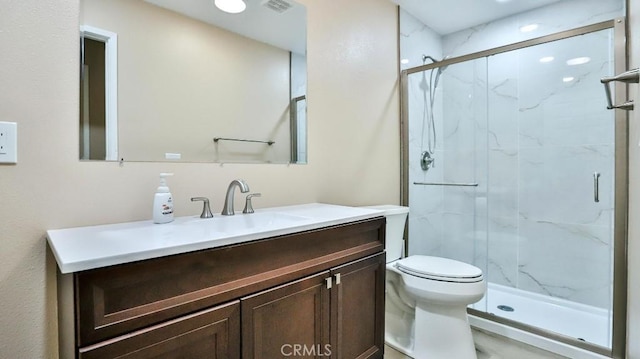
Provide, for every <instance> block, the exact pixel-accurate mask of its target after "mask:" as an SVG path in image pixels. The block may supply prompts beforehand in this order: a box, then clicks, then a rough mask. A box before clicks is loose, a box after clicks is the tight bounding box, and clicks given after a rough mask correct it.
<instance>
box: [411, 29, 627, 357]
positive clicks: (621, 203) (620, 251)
mask: <svg viewBox="0 0 640 359" xmlns="http://www.w3.org/2000/svg"><path fill="white" fill-rule="evenodd" d="M606 29H613V32H614V69H615V70H614V71H615V73H616V74H617V73H621V72H624V71H626V70H627V53H628V51H627V41H626V35H627V33H626V32H627V28H626V21H625V18H624V17H621V18H616V19H614V20H610V21H604V22H600V23H597V24H592V25H588V26H583V27H579V28H575V29H571V30H567V31H562V32H558V33H555V34H551V35H546V36H542V37H538V38H534V39H530V40H526V41H521V42H517V43H513V44H509V45H505V46H501V47H497V48H493V49H490V50H485V51H480V52H476V53H472V54H469V55H464V56H459V57H454V58H449V59H444V60H442V61H439V62H437V63H430V64H427V65H422V66H416V67H413V68H410V69H406V70H402V71H401V72H400V106H401V107H400V136H401V140H400V143H401V151H400V154H401V158H400V159H401V170H400V191H401V192H400V193H401V199H400V200H401V204H402V205H403V206H408V205H409V186H410V183H409V140H408V139H409V122H408V121H409V118H408V116H409V96H408V91H409V89H408V84H409V82H408V76H409V75H410V74H413V73H416V72H422V71H428V70H431V69H434V68H438V67H444V66H448V65H452V64H456V63H461V62H465V61H470V60H475V59H479V58H483V57H489V56H492V55H497V54H501V53H504V52H509V51H514V50H519V49H523V48H526V47H531V46H536V45H540V44H545V43H549V42H553V41H558V40H563V39H567V38H570V37H574V36H579V35H584V34H588V33H592V32H596V31H601V30H606ZM603 96H604V93H603ZM615 101H616V102H615V103H622V102H625V101H627V86H626V84H624V83H620V82H618V83H616V88H615ZM614 111H615V114H614V121H615V134H614V137H615V155H614V156H615V158H614V162H615V184H614V187H615V189H614V221H613V226H614V227H613V228H614V234H613V243H614V247H613V324H612V327H613V332H612V349H611V350H609V349H608V348H603V347H600V346H598V345H594V344H591V343H587V342H583V341H580V340H578V339H576V338H571V337H568V336H564V335H561V334H557V333H552V332H549V331H546V330H543V329H540V328H537V327H534V326H531V325H527V324H523V323H520V322H517V321H513V320H509V319H506V318H501V317H497V316H495V315H489V314H487V313H486V312H483V311H479V310H476V309H468V311H469V313H470V314H473V315H475V316H478V317H481V318H484V319H488V320H491V321H495V322H498V323H500V324H504V325H508V326H511V327H514V328H516V329H521V330H524V331H527V332H530V333H533V334H536V335H540V336H543V337H546V338H549V339H552V340H556V341H559V342H562V343H566V344H570V345H573V346H575V347H578V348H582V349H586V350H589V351H592V352H595V353H598V354H602V355H606V356H609V357H612V358H615V359H623V358H625V355H626V344H627V339H626V336H627V232H628V230H627V227H628V192H629V191H628V187H629V175H628V141H629V140H628V132H629V129H628V128H629V124H628V122H629V120H628V118H629V116H628V111H625V110H620V109H616V110H614ZM408 225H409V224H408V223H407V226H408ZM406 233H408V231H406ZM408 242H409V241H408V238H407V240H405V255H408V249H409V247H408Z"/></svg>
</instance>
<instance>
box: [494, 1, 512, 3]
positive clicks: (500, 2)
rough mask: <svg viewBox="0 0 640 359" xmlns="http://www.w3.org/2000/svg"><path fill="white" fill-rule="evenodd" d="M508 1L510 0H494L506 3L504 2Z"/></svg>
mask: <svg viewBox="0 0 640 359" xmlns="http://www.w3.org/2000/svg"><path fill="white" fill-rule="evenodd" d="M509 1H511V0H496V2H499V3H506V2H509Z"/></svg>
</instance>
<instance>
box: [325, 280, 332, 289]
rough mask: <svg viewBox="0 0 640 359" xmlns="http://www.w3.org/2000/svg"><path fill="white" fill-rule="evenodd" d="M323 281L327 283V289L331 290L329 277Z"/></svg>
mask: <svg viewBox="0 0 640 359" xmlns="http://www.w3.org/2000/svg"><path fill="white" fill-rule="evenodd" d="M324 280H325V281H326V282H327V289H331V282H332V280H331V277H328V278H325V279H324Z"/></svg>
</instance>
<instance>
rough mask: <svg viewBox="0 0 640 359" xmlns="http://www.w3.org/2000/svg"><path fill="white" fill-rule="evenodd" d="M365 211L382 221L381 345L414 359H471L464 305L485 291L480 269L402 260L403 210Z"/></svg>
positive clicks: (429, 259)
mask: <svg viewBox="0 0 640 359" xmlns="http://www.w3.org/2000/svg"><path fill="white" fill-rule="evenodd" d="M368 208H372V209H378V210H383V211H384V215H385V217H386V219H387V225H386V252H387V271H386V278H387V279H386V288H385V291H386V301H385V343H386V344H387V345H389V346H390V347H392V348H394V349H397V350H398V351H400V352H402V353H404V354H405V355H408V356H410V357H413V358H415V359H429V358H456V359H472V358H473V359H476V358H477V357H476V350H475V345H474V343H473V337H472V336H471V328H470V326H469V322H468V319H467V306H468V305H469V304H472V303H475V302H477V301H479V300H480V299H482V297H483V296H484V294H485V292H486V283H485V280H484V277H483V274H482V270H481V269H480V268H477V267H475V266H472V265H470V264H467V263H463V262H459V261H456V260H452V259H447V258H440V257H431V256H422V255H414V256H409V257H406V258H402V254H403V252H404V240H403V238H402V235H403V232H404V225H405V221H406V219H407V215H408V213H409V208H408V207H402V206H393V205H385V206H373V207H368Z"/></svg>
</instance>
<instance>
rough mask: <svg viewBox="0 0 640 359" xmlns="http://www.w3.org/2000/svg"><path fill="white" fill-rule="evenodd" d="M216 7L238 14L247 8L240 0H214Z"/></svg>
mask: <svg viewBox="0 0 640 359" xmlns="http://www.w3.org/2000/svg"><path fill="white" fill-rule="evenodd" d="M213 3H214V4H215V5H216V7H217V8H218V9H220V10H222V11H224V12H228V13H229V14H238V13H241V12H243V11H244V10H245V9H246V8H247V4H245V3H244V1H242V0H215V1H214V2H213Z"/></svg>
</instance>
